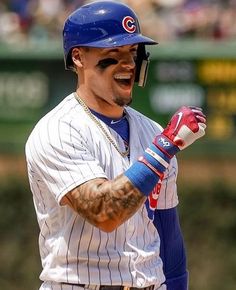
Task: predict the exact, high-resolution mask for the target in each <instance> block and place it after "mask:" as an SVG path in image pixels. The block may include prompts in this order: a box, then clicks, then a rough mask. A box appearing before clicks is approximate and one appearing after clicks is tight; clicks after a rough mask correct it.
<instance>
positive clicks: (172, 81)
mask: <svg viewBox="0 0 236 290" xmlns="http://www.w3.org/2000/svg"><path fill="white" fill-rule="evenodd" d="M87 2H89V1H79V0H77V1H75V0H28V1H27V0H8V1H6V0H2V1H1V3H0V232H1V252H0V261H1V263H0V289H8V290H26V289H38V287H39V285H40V281H39V279H38V276H39V273H40V270H41V265H40V259H39V254H38V244H37V241H38V225H37V221H36V216H35V213H34V208H33V202H32V196H31V192H30V189H29V185H28V180H27V175H26V165H25V159H24V144H25V142H26V139H27V136H28V135H29V133H30V131H31V130H32V128H33V126H34V124H35V123H36V122H37V120H38V119H39V118H40V117H41V116H43V115H44V114H45V113H46V112H48V111H49V110H50V109H51V108H52V107H54V106H55V105H56V104H57V103H58V102H59V101H60V100H61V99H63V98H64V97H65V96H66V95H67V94H69V93H70V92H72V91H73V90H74V89H75V85H76V78H75V76H74V74H73V73H72V72H68V71H67V72H66V71H65V70H64V63H63V49H62V40H61V32H62V27H63V24H64V20H65V18H66V17H67V16H68V15H69V14H70V13H71V12H72V11H73V10H74V9H75V8H77V7H79V6H80V5H82V4H85V3H87ZM123 2H125V3H127V4H129V5H130V6H131V7H133V8H134V9H135V11H136V12H137V14H138V16H139V18H140V22H141V27H142V30H143V33H145V34H147V35H148V36H150V37H153V38H154V39H156V40H157V41H158V43H159V45H158V46H156V47H155V48H154V47H151V48H148V50H149V51H150V53H151V65H150V69H149V78H148V81H147V84H146V87H145V89H141V88H138V87H136V88H135V92H134V95H135V97H134V102H133V104H132V106H133V107H135V108H136V109H138V110H140V111H142V112H143V113H144V114H146V115H148V116H149V117H151V118H153V119H155V120H156V121H158V122H160V123H161V124H162V125H163V126H165V125H166V123H167V121H168V119H169V117H170V115H171V114H172V113H173V112H175V110H176V109H177V108H178V107H180V106H181V105H196V106H201V107H203V108H204V112H205V113H206V114H207V116H208V129H207V134H206V136H205V138H204V139H202V140H201V141H199V142H196V143H195V144H194V145H193V146H191V147H190V148H188V149H187V150H185V151H184V153H180V154H179V155H178V161H179V171H180V172H179V177H178V192H179V199H180V205H179V210H180V217H181V223H182V228H183V232H184V236H185V239H186V247H187V252H188V268H189V270H190V289H191V290H200V289H201V290H222V289H224V290H236V271H235V269H236V248H235V241H236V187H235V185H236V1H235V0H221V1H220V0H204V1H200V0H199V1H197V0H145V1H144V0H142V1H141V0H129V1H128V0H127V1H123Z"/></svg>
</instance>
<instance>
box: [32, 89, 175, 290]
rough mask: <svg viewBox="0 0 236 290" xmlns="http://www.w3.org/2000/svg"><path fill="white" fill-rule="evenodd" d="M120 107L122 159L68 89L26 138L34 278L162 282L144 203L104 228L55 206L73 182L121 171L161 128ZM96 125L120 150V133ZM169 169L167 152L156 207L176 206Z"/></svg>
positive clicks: (110, 176) (142, 284)
mask: <svg viewBox="0 0 236 290" xmlns="http://www.w3.org/2000/svg"><path fill="white" fill-rule="evenodd" d="M126 113H127V118H128V121H129V126H130V159H128V158H127V157H125V158H123V157H121V155H120V154H119V153H118V152H117V151H116V149H115V148H114V147H113V145H112V144H111V143H110V142H109V141H108V140H107V138H106V137H105V136H104V133H103V132H102V131H101V129H100V128H98V127H97V126H96V124H95V123H94V122H93V121H92V120H91V119H90V117H89V116H88V115H87V114H86V113H85V111H84V110H83V108H82V107H81V106H80V105H79V103H78V102H77V100H76V99H75V98H74V95H73V94H71V95H69V96H67V97H66V98H65V99H64V100H63V101H62V102H61V103H60V104H59V105H57V106H56V107H55V108H54V109H53V110H52V111H51V112H49V113H48V114H47V115H46V116H44V117H43V118H42V119H41V120H40V121H39V122H38V124H37V125H36V126H35V128H34V129H33V131H32V133H31V135H30V136H29V139H28V141H27V143H26V159H27V166H28V175H29V181H30V186H31V190H32V193H33V200H34V205H35V209H36V214H37V219H38V223H39V227H40V236H39V249H40V255H41V260H42V266H43V270H42V273H41V275H40V279H41V280H43V281H54V282H65V283H72V284H90V285H98V284H101V285H126V286H134V287H145V286H148V285H152V284H156V286H157V287H158V286H159V285H160V284H162V283H163V281H164V280H165V278H164V274H163V271H162V261H161V259H160V257H159V246H160V239H159V235H158V233H157V231H156V229H155V227H154V225H153V224H152V222H151V221H150V219H149V218H148V216H147V209H146V207H145V205H144V206H143V207H141V208H140V210H139V211H138V212H137V213H136V214H135V215H134V216H133V217H132V218H130V219H129V220H128V221H126V222H125V223H124V224H122V225H121V226H119V227H118V228H117V229H116V230H115V231H113V232H111V233H105V232H102V231H101V230H99V229H98V228H96V227H94V226H92V225H91V224H89V223H88V222H86V221H85V220H84V219H83V218H82V217H81V216H80V215H78V214H77V213H75V212H74V211H73V210H72V209H71V208H70V207H68V206H61V205H60V201H61V199H62V197H63V196H64V195H65V194H66V193H67V192H68V191H70V190H71V189H73V188H75V187H76V186H78V185H80V184H82V183H84V182H86V181H88V180H91V179H94V178H97V177H105V178H108V179H113V178H114V177H116V176H117V175H119V174H121V173H122V172H124V171H125V170H126V169H128V168H129V166H130V165H131V164H132V163H133V162H135V161H136V160H137V158H138V157H139V156H140V155H142V153H143V151H144V150H145V149H146V147H147V146H148V145H150V143H151V142H152V140H153V138H154V136H155V135H156V134H158V133H160V132H161V130H162V128H161V127H160V126H159V125H158V124H156V123H155V122H153V121H151V120H150V119H148V118H147V117H145V116H144V115H142V114H141V113H139V112H137V111H135V110H134V109H132V108H130V107H127V108H126ZM103 125H104V126H105V127H106V128H107V130H109V131H110V133H111V134H112V136H113V138H114V139H115V140H116V142H117V144H118V146H119V147H120V148H121V149H122V150H123V151H125V148H124V143H123V140H122V138H121V137H120V136H119V135H118V134H117V133H116V132H115V131H113V130H112V129H110V128H109V127H107V126H106V125H105V124H103ZM176 175H177V162H176V159H175V158H173V159H172V160H171V164H170V166H169V168H168V169H167V171H166V173H165V178H164V180H163V185H162V189H161V193H160V197H159V201H158V207H159V208H162V209H164V208H171V207H174V206H176V205H177V203H178V198H177V193H176ZM50 283H51V282H50ZM52 284H53V283H52ZM45 285H46V284H45ZM42 289H54V288H46V287H45V288H42ZM73 289H76V288H73ZM78 289H79V288H78Z"/></svg>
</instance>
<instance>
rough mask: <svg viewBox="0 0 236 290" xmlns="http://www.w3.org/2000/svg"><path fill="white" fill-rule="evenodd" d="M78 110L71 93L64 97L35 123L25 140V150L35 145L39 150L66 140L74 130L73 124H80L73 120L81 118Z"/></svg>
mask: <svg viewBox="0 0 236 290" xmlns="http://www.w3.org/2000/svg"><path fill="white" fill-rule="evenodd" d="M78 110H79V105H78V103H77V101H76V100H75V99H74V97H73V94H70V95H68V96H67V97H65V98H64V99H63V100H62V101H61V102H60V103H59V104H58V105H57V106H55V107H54V108H53V109H52V110H51V111H49V112H48V113H47V114H45V115H44V116H43V117H42V118H41V119H40V120H39V121H38V122H37V123H36V124H35V126H34V128H33V129H32V131H31V133H30V134H29V137H28V139H27V141H26V152H27V151H28V150H27V148H28V149H29V148H30V147H31V148H32V147H37V150H38V151H40V149H42V150H43V149H46V148H47V147H49V148H51V146H54V145H56V144H58V143H61V142H63V140H66V139H67V140H68V136H69V135H70V134H72V132H73V130H75V128H74V127H75V125H74V124H80V125H81V122H80V121H79V120H78V122H76V121H75V118H76V116H77V118H78V119H79V118H80V119H82V117H81V114H78ZM40 145H41V146H40Z"/></svg>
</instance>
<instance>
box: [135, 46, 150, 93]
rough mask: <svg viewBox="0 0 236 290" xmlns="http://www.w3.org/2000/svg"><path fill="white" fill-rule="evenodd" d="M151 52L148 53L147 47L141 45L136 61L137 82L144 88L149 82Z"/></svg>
mask: <svg viewBox="0 0 236 290" xmlns="http://www.w3.org/2000/svg"><path fill="white" fill-rule="evenodd" d="M149 55H150V54H149V52H146V50H145V45H144V44H139V45H138V51H137V60H136V75H135V82H137V83H138V86H139V87H144V86H145V84H146V80H147V73H148V66H149V62H150V60H149Z"/></svg>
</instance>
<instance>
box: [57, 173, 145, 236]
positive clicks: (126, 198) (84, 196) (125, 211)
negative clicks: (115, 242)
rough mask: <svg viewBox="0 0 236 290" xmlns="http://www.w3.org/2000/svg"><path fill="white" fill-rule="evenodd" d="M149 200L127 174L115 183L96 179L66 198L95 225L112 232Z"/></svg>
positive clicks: (66, 202) (64, 200)
mask: <svg viewBox="0 0 236 290" xmlns="http://www.w3.org/2000/svg"><path fill="white" fill-rule="evenodd" d="M145 200H146V197H145V196H144V195H143V194H142V193H141V192H140V191H139V190H138V189H137V188H135V187H134V186H133V185H132V183H131V182H130V181H129V179H128V178H127V177H126V176H125V175H119V176H118V177H116V178H115V179H114V180H112V181H108V180H106V179H101V178H97V179H93V180H90V181H88V182H85V183H84V184H82V185H80V186H78V187H76V188H74V189H73V190H72V191H70V192H69V193H68V194H67V195H66V196H65V197H64V198H63V199H62V204H63V205H65V204H67V205H69V206H70V207H71V208H73V209H74V210H75V211H76V212H77V213H79V214H80V215H81V216H82V217H84V218H85V219H86V220H88V221H89V222H90V223H91V224H92V225H94V226H96V227H98V228H100V229H101V230H103V231H105V232H111V231H113V230H114V229H116V228H117V227H118V226H120V225H121V224H122V223H124V222H125V221H126V220H127V219H129V218H130V217H131V216H132V215H133V214H134V213H135V212H136V211H137V210H138V209H139V208H140V206H141V205H142V204H143V203H144V201H145Z"/></svg>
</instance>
